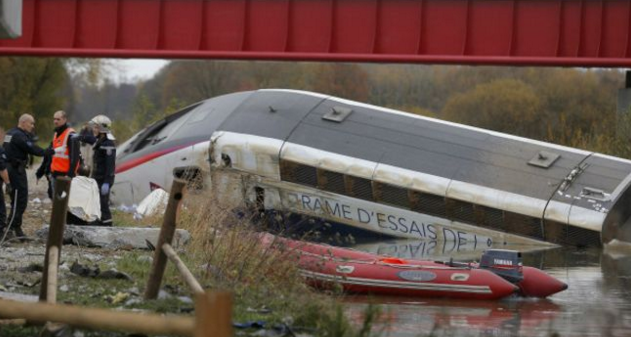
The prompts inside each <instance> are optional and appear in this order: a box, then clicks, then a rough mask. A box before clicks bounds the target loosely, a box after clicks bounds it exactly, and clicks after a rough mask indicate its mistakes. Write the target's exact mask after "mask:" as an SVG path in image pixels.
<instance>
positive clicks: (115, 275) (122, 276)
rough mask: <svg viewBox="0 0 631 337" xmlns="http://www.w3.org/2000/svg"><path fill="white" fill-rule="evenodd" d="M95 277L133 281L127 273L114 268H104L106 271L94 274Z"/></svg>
mask: <svg viewBox="0 0 631 337" xmlns="http://www.w3.org/2000/svg"><path fill="white" fill-rule="evenodd" d="M96 278H100V279H105V280H112V279H117V280H127V281H133V280H134V279H133V278H132V277H131V276H129V274H126V273H123V272H120V271H118V270H116V269H109V270H106V271H104V272H102V273H100V274H98V275H97V276H96Z"/></svg>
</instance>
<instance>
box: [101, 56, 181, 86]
mask: <svg viewBox="0 0 631 337" xmlns="http://www.w3.org/2000/svg"><path fill="white" fill-rule="evenodd" d="M167 63H169V60H162V59H114V60H112V66H111V67H109V73H110V74H109V76H110V78H111V79H112V80H114V81H115V82H118V83H134V82H138V81H141V80H147V79H150V78H151V77H153V76H154V75H155V74H156V73H157V72H158V71H159V70H160V69H161V68H162V67H164V66H165V65H166V64H167Z"/></svg>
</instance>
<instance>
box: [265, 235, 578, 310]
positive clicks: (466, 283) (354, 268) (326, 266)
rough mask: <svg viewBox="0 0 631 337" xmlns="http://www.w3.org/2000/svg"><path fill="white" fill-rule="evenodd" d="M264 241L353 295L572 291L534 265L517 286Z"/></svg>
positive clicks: (445, 268) (449, 269) (327, 284)
mask: <svg viewBox="0 0 631 337" xmlns="http://www.w3.org/2000/svg"><path fill="white" fill-rule="evenodd" d="M261 242H262V243H263V244H264V245H265V246H267V247H272V248H274V249H278V250H280V251H282V252H284V253H285V254H287V255H288V257H289V258H292V259H295V260H296V262H297V264H298V266H299V268H300V269H301V273H302V275H303V276H304V277H305V278H306V279H307V282H308V283H309V284H310V285H312V286H315V287H320V288H333V287H336V286H337V287H341V288H342V289H343V290H344V291H346V292H350V293H368V294H382V295H400V296H415V297H446V298H461V299H482V300H496V299H501V298H504V297H508V296H511V295H514V294H516V295H521V296H527V297H547V296H550V295H552V294H554V293H557V292H559V291H562V290H565V289H566V288H567V285H566V284H565V283H563V282H561V281H559V280H557V279H555V278H553V277H551V276H549V275H548V274H546V273H545V272H543V271H541V270H539V269H536V268H532V267H523V268H524V270H525V272H524V278H523V280H521V281H520V282H519V283H517V284H513V283H511V282H509V281H508V280H506V279H504V278H502V277H501V276H499V275H497V274H495V273H493V272H491V271H489V270H486V269H480V268H478V266H477V265H476V264H464V265H461V266H450V265H448V264H445V263H440V262H434V261H426V260H402V259H399V258H393V257H386V256H379V255H375V254H371V253H366V252H361V251H357V250H353V249H348V248H340V247H334V246H329V245H323V244H316V243H309V242H304V241H296V240H290V239H286V238H281V237H277V236H274V235H271V234H264V235H262V236H261Z"/></svg>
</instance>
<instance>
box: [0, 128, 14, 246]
mask: <svg viewBox="0 0 631 337" xmlns="http://www.w3.org/2000/svg"><path fill="white" fill-rule="evenodd" d="M3 138H4V130H2V129H0V139H3ZM3 183H4V184H5V185H7V192H8V193H9V194H10V193H11V185H10V184H11V182H10V180H9V173H8V171H7V155H6V153H4V148H3V147H1V146H0V242H2V240H3V238H4V234H5V232H6V227H7V208H6V206H5V204H4V192H3V191H2V184H3Z"/></svg>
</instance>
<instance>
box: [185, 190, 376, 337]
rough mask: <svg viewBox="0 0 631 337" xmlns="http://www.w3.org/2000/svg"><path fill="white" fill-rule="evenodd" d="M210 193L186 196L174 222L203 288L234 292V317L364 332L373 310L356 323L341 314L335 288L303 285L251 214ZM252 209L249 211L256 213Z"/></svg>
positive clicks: (315, 330) (321, 332)
mask: <svg viewBox="0 0 631 337" xmlns="http://www.w3.org/2000/svg"><path fill="white" fill-rule="evenodd" d="M219 205H220V203H219V202H218V201H217V200H212V198H208V197H207V196H204V197H192V198H191V197H189V198H188V199H187V200H186V205H185V209H186V212H182V213H181V215H180V217H179V223H178V227H179V228H186V229H188V230H189V231H190V233H191V237H192V238H193V239H192V242H191V243H190V245H189V246H188V247H187V252H186V254H184V255H183V259H184V260H185V261H186V262H187V265H189V266H193V269H194V267H195V266H201V268H197V269H196V270H194V273H195V274H196V275H198V277H199V279H200V282H201V283H202V284H203V286H204V287H205V288H211V289H228V290H230V291H232V292H233V294H234V299H235V302H234V314H233V319H234V321H238V322H246V321H265V322H267V323H268V324H269V325H276V326H279V325H288V326H291V327H293V328H294V329H304V330H305V331H308V332H309V333H311V334H314V335H316V336H368V335H369V334H370V331H371V326H372V323H373V321H374V320H375V319H376V318H377V316H378V313H379V310H378V309H376V308H375V307H372V306H371V307H370V308H369V310H368V311H367V312H366V314H365V317H366V319H365V321H364V322H363V323H362V324H360V326H358V327H356V326H355V325H354V324H351V322H349V321H348V319H347V318H346V317H345V316H344V314H343V312H344V307H343V304H342V302H341V297H340V296H341V294H339V293H337V294H336V293H333V294H331V293H329V294H323V293H321V292H318V291H316V290H314V289H312V288H310V287H308V286H307V285H306V284H305V283H304V280H303V278H302V277H301V276H300V274H299V270H298V268H297V266H296V264H295V262H294V261H293V260H292V259H290V258H288V257H287V255H285V254H282V253H279V252H278V251H275V250H270V249H266V248H264V247H262V246H261V245H260V244H259V237H258V233H256V232H255V231H253V226H252V223H255V222H256V221H252V220H253V219H251V218H248V217H247V216H246V217H244V216H243V215H238V214H235V213H234V212H231V211H230V210H229V209H227V208H224V209H222V208H221V206H219ZM256 216H257V215H253V217H256Z"/></svg>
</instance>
